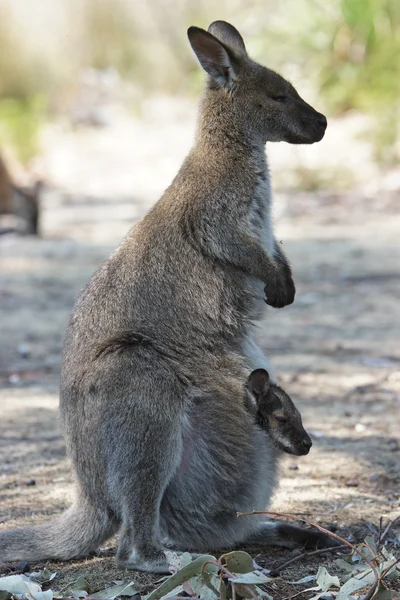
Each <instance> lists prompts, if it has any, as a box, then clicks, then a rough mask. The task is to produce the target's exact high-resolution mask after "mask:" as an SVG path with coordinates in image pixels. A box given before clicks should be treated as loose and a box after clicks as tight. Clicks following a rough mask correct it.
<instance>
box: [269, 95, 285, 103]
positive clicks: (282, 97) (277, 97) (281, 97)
mask: <svg viewBox="0 0 400 600" xmlns="http://www.w3.org/2000/svg"><path fill="white" fill-rule="evenodd" d="M271 99H272V100H274V101H275V102H286V99H287V97H286V96H271Z"/></svg>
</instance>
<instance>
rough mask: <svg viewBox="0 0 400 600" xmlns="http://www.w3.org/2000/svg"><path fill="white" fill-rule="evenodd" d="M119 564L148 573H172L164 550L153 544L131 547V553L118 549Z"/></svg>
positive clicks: (121, 566) (123, 567)
mask: <svg viewBox="0 0 400 600" xmlns="http://www.w3.org/2000/svg"><path fill="white" fill-rule="evenodd" d="M117 566H118V567H119V568H120V569H133V570H135V571H144V572H146V573H163V574H170V573H171V571H170V569H169V566H168V562H167V559H166V556H165V554H164V552H163V551H162V550H159V549H158V548H157V547H156V546H151V545H146V546H142V547H141V548H133V549H130V551H129V553H128V552H125V551H124V549H122V550H120V549H118V553H117Z"/></svg>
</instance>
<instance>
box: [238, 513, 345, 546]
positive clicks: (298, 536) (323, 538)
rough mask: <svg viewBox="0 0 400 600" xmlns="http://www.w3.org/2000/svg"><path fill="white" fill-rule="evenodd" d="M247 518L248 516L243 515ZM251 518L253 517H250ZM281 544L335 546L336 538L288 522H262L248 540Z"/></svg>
mask: <svg viewBox="0 0 400 600" xmlns="http://www.w3.org/2000/svg"><path fill="white" fill-rule="evenodd" d="M243 518H247V517H243ZM248 518H251V517H248ZM247 543H249V544H257V545H262V546H281V547H283V548H289V549H294V548H306V549H308V550H315V549H317V548H333V547H334V546H338V543H337V542H336V540H335V539H334V538H332V537H330V536H329V535H327V534H326V533H323V532H322V531H318V530H316V529H315V530H313V529H303V528H302V527H296V526H295V525H289V524H288V523H269V522H265V523H260V525H259V529H258V531H257V532H256V533H254V534H252V535H251V536H250V537H249V538H247V540H246V544H247Z"/></svg>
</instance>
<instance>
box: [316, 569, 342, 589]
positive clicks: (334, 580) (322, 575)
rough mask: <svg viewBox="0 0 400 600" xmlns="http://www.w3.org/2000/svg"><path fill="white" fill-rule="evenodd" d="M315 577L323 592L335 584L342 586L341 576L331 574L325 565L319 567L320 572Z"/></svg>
mask: <svg viewBox="0 0 400 600" xmlns="http://www.w3.org/2000/svg"><path fill="white" fill-rule="evenodd" d="M315 579H316V582H317V583H318V585H319V586H320V588H321V590H322V591H323V592H326V591H327V590H329V588H331V587H332V586H333V585H334V586H336V587H340V581H339V577H337V576H336V575H330V574H329V573H328V571H327V570H326V568H325V567H318V572H317V576H316V578H315Z"/></svg>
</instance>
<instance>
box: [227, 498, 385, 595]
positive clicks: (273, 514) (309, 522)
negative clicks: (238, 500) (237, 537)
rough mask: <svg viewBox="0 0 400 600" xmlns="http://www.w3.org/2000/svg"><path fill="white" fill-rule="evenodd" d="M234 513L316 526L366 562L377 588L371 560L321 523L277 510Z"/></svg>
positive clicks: (378, 580)
mask: <svg viewBox="0 0 400 600" xmlns="http://www.w3.org/2000/svg"><path fill="white" fill-rule="evenodd" d="M236 514H237V516H238V517H247V516H251V515H271V516H273V517H284V518H286V519H290V520H291V521H304V523H307V525H310V526H311V527H316V528H317V529H318V530H319V531H322V533H325V534H326V535H329V536H330V537H333V538H334V539H335V540H338V541H339V542H341V543H342V544H344V545H345V546H348V547H349V548H351V549H352V550H353V552H356V554H358V555H359V556H361V558H362V559H363V560H364V561H365V562H366V563H367V565H368V566H369V567H370V569H371V571H372V572H373V574H374V578H375V581H374V583H373V584H372V586H371V588H373V591H375V590H376V589H377V588H378V585H379V583H380V581H381V579H380V577H379V574H378V571H377V570H376V567H375V565H374V564H373V563H372V562H371V560H369V559H367V558H366V557H365V556H364V555H363V554H362V552H360V551H359V550H358V549H357V548H356V546H354V544H351V543H350V542H348V541H347V540H345V539H344V538H342V537H340V535H337V533H333V531H329V529H325V527H321V525H318V524H317V523H313V522H312V521H308V520H307V519H299V518H298V517H294V516H293V515H289V514H287V513H278V512H272V511H266V510H253V511H252V512H248V513H236ZM392 566H393V565H392Z"/></svg>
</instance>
